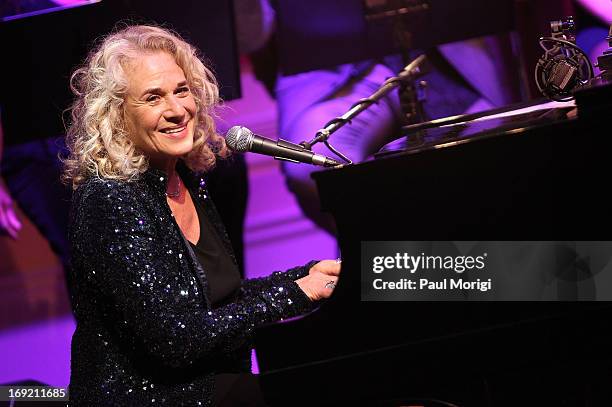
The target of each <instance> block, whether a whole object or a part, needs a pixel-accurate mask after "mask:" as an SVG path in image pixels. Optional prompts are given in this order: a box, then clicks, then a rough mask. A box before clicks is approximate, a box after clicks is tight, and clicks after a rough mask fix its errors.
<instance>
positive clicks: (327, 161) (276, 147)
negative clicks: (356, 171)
mask: <svg viewBox="0 0 612 407" xmlns="http://www.w3.org/2000/svg"><path fill="white" fill-rule="evenodd" d="M225 144H227V146H228V147H229V148H230V149H231V150H232V151H236V152H239V153H244V152H246V151H251V152H253V153H259V154H264V155H269V156H272V157H274V158H276V159H277V160H284V161H291V162H294V163H306V164H313V165H320V166H322V167H335V166H338V165H342V163H339V162H338V161H336V160H334V159H332V158H328V157H325V156H324V155H321V154H315V153H313V152H312V151H310V150H307V149H305V148H304V147H302V146H300V145H299V144H293V143H290V142H288V141H285V140H280V139H279V140H278V141H275V140H270V139H268V138H265V137H262V136H258V135H257V134H253V132H252V131H251V130H249V129H247V128H246V127H242V126H234V127H232V128H231V129H229V130H228V131H227V133H226V135H225Z"/></svg>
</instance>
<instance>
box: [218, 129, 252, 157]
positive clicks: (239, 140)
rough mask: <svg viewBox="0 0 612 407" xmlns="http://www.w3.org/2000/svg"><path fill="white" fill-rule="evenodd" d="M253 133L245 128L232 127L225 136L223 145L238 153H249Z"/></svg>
mask: <svg viewBox="0 0 612 407" xmlns="http://www.w3.org/2000/svg"><path fill="white" fill-rule="evenodd" d="M252 135H253V132H252V131H251V130H249V129H247V128H246V127H242V126H234V127H232V128H231V129H229V130H228V131H227V133H226V134H225V144H227V146H228V147H229V148H230V149H231V150H232V151H237V152H239V153H244V152H245V151H249V142H250V139H251V136H252Z"/></svg>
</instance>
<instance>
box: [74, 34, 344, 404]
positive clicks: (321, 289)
mask: <svg viewBox="0 0 612 407" xmlns="http://www.w3.org/2000/svg"><path fill="white" fill-rule="evenodd" d="M72 87H73V91H74V92H75V94H76V100H75V102H74V105H73V108H72V120H73V122H72V124H71V126H70V128H69V132H68V135H69V137H68V144H69V148H70V151H71V155H70V157H69V159H68V160H67V161H66V163H65V164H66V173H65V175H66V178H67V179H69V180H70V181H71V182H72V184H73V187H74V188H75V192H74V198H73V210H72V217H71V219H72V223H71V232H70V239H71V248H72V261H73V273H72V275H71V282H70V284H71V286H72V288H73V303H74V312H75V315H76V319H77V328H76V332H75V334H74V336H73V340H72V372H71V380H70V398H71V402H72V404H73V405H86V406H94V405H157V404H164V403H165V404H168V405H173V406H174V405H210V404H211V403H212V399H213V392H214V389H215V387H227V382H224V383H222V385H219V384H220V383H219V382H220V377H221V376H219V374H221V373H237V372H248V371H249V368H250V363H249V361H250V359H249V356H250V351H249V349H250V346H249V339H250V336H251V333H252V331H253V329H254V328H255V327H256V326H258V325H260V324H263V323H269V322H274V321H279V320H282V319H284V318H289V317H293V316H296V315H300V314H302V313H304V312H307V311H309V310H311V309H312V308H313V306H314V305H315V304H316V301H318V300H320V299H322V298H326V297H328V296H329V295H330V294H331V292H332V290H333V287H334V285H335V282H336V281H337V276H338V274H339V271H340V266H339V264H338V263H336V262H333V261H324V262H320V263H318V264H314V262H313V263H309V264H307V265H306V266H303V267H296V268H293V269H291V270H288V271H286V272H276V273H274V274H272V275H271V276H270V277H267V278H260V279H254V280H246V281H240V279H239V275H238V270H237V267H236V263H235V260H234V259H233V256H232V254H231V253H232V252H231V248H230V247H229V243H228V240H227V238H226V235H225V233H224V230H223V226H222V225H221V224H220V222H219V220H218V218H217V215H216V211H215V208H214V207H213V205H212V203H211V201H210V199H209V198H208V196H207V191H206V185H205V182H204V180H203V179H202V178H199V177H196V176H195V175H194V174H195V173H203V172H205V171H206V170H208V169H210V168H211V167H212V166H213V165H214V163H215V156H225V155H227V152H226V149H225V145H224V142H223V139H222V138H221V137H220V136H218V135H217V134H216V133H215V126H214V122H213V119H212V117H211V114H212V109H213V107H214V106H215V104H216V103H217V102H218V89H217V85H216V83H215V79H214V77H213V76H212V74H211V72H210V71H209V70H208V69H207V68H206V67H205V66H204V65H203V63H202V62H201V61H200V60H199V59H198V58H197V56H196V52H195V50H194V48H193V47H192V46H190V45H189V44H187V43H185V42H184V41H183V40H182V39H180V38H179V37H177V36H176V35H174V34H172V33H170V32H168V31H166V30H164V29H161V28H157V27H150V26H133V27H128V28H125V29H123V30H121V31H119V32H117V33H115V34H111V35H109V36H108V37H106V38H105V39H104V40H103V41H102V42H101V44H100V45H99V47H98V48H97V49H96V50H94V51H93V52H92V53H91V54H90V55H89V57H88V58H87V60H86V62H85V64H84V65H83V66H82V67H81V68H79V69H78V70H77V71H76V72H75V73H74V74H73V77H72ZM223 378H224V379H227V376H223ZM215 380H217V383H215ZM230 380H231V378H230ZM216 384H217V385H219V386H216Z"/></svg>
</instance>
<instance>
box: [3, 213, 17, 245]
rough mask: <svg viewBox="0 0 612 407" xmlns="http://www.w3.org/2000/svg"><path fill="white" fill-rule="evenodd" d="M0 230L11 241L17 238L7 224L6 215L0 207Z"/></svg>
mask: <svg viewBox="0 0 612 407" xmlns="http://www.w3.org/2000/svg"><path fill="white" fill-rule="evenodd" d="M0 230H1V231H4V232H6V233H7V234H8V235H9V236H10V237H12V238H13V239H15V238H17V233H16V232H15V230H14V229H13V227H12V226H11V225H10V224H9V221H8V218H7V214H6V212H5V210H4V208H1V207H0Z"/></svg>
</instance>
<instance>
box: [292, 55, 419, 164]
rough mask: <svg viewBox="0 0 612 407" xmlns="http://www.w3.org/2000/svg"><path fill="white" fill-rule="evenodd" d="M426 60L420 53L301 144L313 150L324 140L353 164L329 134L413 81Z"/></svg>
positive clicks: (338, 154) (340, 155) (335, 152)
mask: <svg viewBox="0 0 612 407" xmlns="http://www.w3.org/2000/svg"><path fill="white" fill-rule="evenodd" d="M425 61H426V56H425V55H424V54H423V55H419V56H418V57H417V58H415V59H414V60H413V61H412V62H410V63H409V64H408V65H406V66H405V67H404V69H402V71H401V72H400V73H399V74H398V75H397V76H394V77H391V78H389V79H387V80H386V81H385V82H384V83H383V84H382V85H381V86H380V88H378V89H377V90H376V92H374V93H373V94H372V95H370V96H369V97H367V98H364V99H360V100H358V101H357V102H356V103H354V104H353V105H352V106H351V107H350V109H349V110H348V111H347V112H346V113H344V114H343V115H342V116H339V117H335V118H333V119H331V120H330V121H329V122H327V124H325V126H324V127H323V128H322V129H320V130H318V131H317V134H316V135H315V137H314V138H313V139H312V140H310V141H303V142H301V143H300V145H301V146H303V147H304V148H305V149H307V150H312V146H313V145H315V144H317V143H320V142H323V143H325V145H326V146H327V147H328V148H329V149H330V150H331V151H333V152H334V154H336V155H337V156H338V157H340V158H342V159H343V160H344V161H346V162H347V163H348V164H352V161H351V160H350V159H349V158H347V157H346V156H345V155H344V154H342V153H340V152H339V151H337V150H336V149H335V148H334V147H332V146H331V145H330V144H329V142H328V141H327V140H328V139H329V136H331V135H332V134H333V133H334V132H336V131H337V130H338V129H340V128H341V127H342V126H344V125H345V124H347V123H350V122H351V120H352V119H353V118H354V117H355V116H357V115H358V114H359V113H361V112H363V111H364V110H366V109H367V108H368V107H370V106H371V105H373V104H376V103H378V101H379V100H380V99H382V98H383V96H385V95H386V94H387V93H389V92H391V91H392V90H393V89H395V88H397V87H398V86H400V85H401V84H403V83H405V82H407V81H411V80H413V79H414V78H416V77H417V76H419V74H421V72H422V71H423V64H424V63H425Z"/></svg>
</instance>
